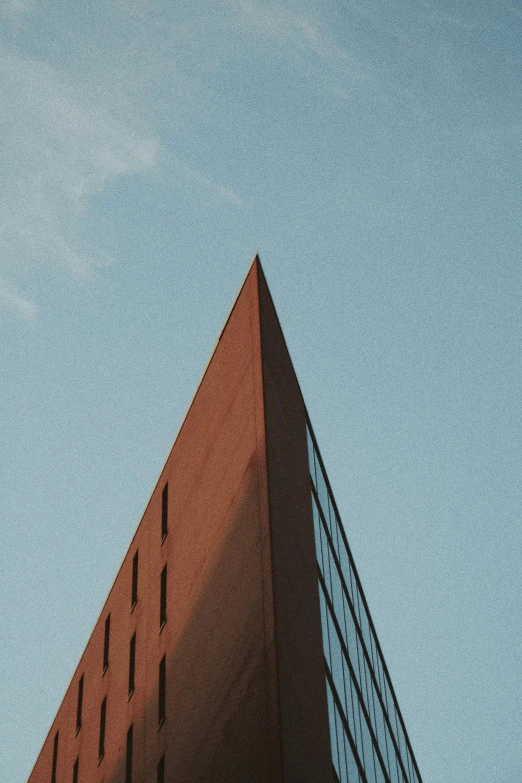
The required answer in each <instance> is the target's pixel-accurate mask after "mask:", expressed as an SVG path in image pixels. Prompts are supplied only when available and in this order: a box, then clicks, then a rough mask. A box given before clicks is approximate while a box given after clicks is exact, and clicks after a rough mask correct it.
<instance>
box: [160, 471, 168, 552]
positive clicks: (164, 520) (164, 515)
mask: <svg viewBox="0 0 522 783" xmlns="http://www.w3.org/2000/svg"><path fill="white" fill-rule="evenodd" d="M168 532H169V484H168V482H167V483H166V484H165V486H164V487H163V492H162V493H161V543H163V542H164V541H165V538H166V537H167V533H168Z"/></svg>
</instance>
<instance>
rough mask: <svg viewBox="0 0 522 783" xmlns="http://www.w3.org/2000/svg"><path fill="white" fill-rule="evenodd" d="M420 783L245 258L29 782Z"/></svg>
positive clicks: (285, 363)
mask: <svg viewBox="0 0 522 783" xmlns="http://www.w3.org/2000/svg"><path fill="white" fill-rule="evenodd" d="M69 781H71V783H87V782H88V783H131V782H132V783H150V782H151V781H152V782H154V781H156V782H157V783H165V782H166V781H168V783H283V782H284V783H324V782H326V781H328V782H329V783H355V782H357V783H420V782H421V777H420V774H419V771H418V768H417V764H416V762H415V758H414V755H413V751H412V749H411V746H410V742H409V739H408V735H407V732H406V728H405V726H404V722H403V720H402V716H401V713H400V710H399V707H398V704H397V700H396V698H395V694H394V690H393V686H392V684H391V681H390V678H389V674H388V670H387V668H386V664H385V662H384V659H383V657H382V653H381V648H380V646H379V642H378V639H377V636H376V634H375V629H374V626H373V623H372V620H371V617H370V613H369V611H368V607H367V604H366V600H365V597H364V593H363V590H362V587H361V584H360V581H359V577H358V575H357V570H356V568H355V565H354V562H353V558H352V556H351V553H350V549H349V546H348V542H347V540H346V535H345V533H344V529H343V526H342V524H341V521H340V517H339V512H338V509H337V506H336V504H335V500H334V497H333V494H332V491H331V487H330V484H329V482H328V478H327V476H326V472H325V469H324V465H323V462H322V459H321V455H320V453H319V449H318V446H317V442H316V440H315V437H314V434H313V430H312V426H311V424H310V421H309V418H308V416H307V412H306V408H305V404H304V401H303V397H302V395H301V391H300V389H299V384H298V382H297V378H296V375H295V372H294V369H293V367H292V363H291V360H290V357H289V354H288V350H287V348H286V344H285V341H284V337H283V334H282V331H281V327H280V325H279V321H278V319H277V315H276V312H275V309H274V306H273V303H272V300H271V297H270V293H269V291H268V288H267V285H266V281H265V278H264V275H263V272H262V269H261V266H260V263H259V260H258V259H257V258H256V259H254V262H253V264H252V267H251V268H250V271H249V273H248V275H247V277H246V280H245V282H244V284H243V286H242V288H241V291H240V293H239V295H238V297H237V299H236V302H235V304H234V306H233V309H232V311H231V313H230V316H229V317H228V320H227V322H226V324H225V326H224V328H223V331H222V333H221V335H220V338H219V341H218V343H217V345H216V348H215V350H214V352H213V354H212V357H211V360H210V362H209V364H208V366H207V369H206V371H205V374H204V376H203V379H202V381H201V383H200V385H199V388H198V390H197V393H196V395H195V397H194V399H193V401H192V404H191V406H190V408H189V411H188V413H187V415H186V417H185V420H184V422H183V424H182V426H181V429H180V432H179V434H178V436H177V438H176V441H175V443H174V446H173V448H172V450H171V452H170V455H169V457H168V459H167V462H166V464H165V466H164V468H163V470H162V471H161V474H160V477H159V480H158V483H157V485H156V487H155V489H154V491H153V493H152V496H151V498H150V501H149V503H148V506H147V508H146V510H145V513H144V515H143V518H142V520H141V522H140V524H139V526H138V529H137V530H136V533H135V535H134V538H133V540H132V542H131V545H130V547H129V550H128V552H127V554H126V556H125V558H124V560H123V563H122V565H121V568H120V570H119V573H118V575H117V577H116V581H115V582H114V585H113V587H112V589H111V591H110V593H109V596H108V598H107V600H106V602H105V605H104V607H103V609H102V612H101V615H100V617H99V619H98V622H97V623H96V626H95V628H94V631H93V633H92V636H91V638H90V639H89V642H88V644H87V647H86V649H85V652H84V653H83V655H82V657H81V660H80V662H79V664H78V668H77V669H76V672H75V674H74V676H73V678H72V681H71V683H70V685H69V688H68V690H67V692H66V694H65V697H64V700H63V702H62V704H61V706H60V708H59V710H58V713H57V715H56V718H55V720H54V722H53V724H52V726H51V729H50V731H49V734H48V736H47V739H46V741H45V743H44V745H43V748H42V750H41V753H40V755H39V757H38V759H37V761H36V764H35V767H34V769H33V771H32V774H31V776H30V778H29V783H69Z"/></svg>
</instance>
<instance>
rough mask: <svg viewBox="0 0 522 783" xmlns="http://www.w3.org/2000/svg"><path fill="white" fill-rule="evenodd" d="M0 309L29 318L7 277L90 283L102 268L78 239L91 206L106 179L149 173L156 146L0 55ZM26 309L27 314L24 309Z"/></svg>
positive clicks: (35, 66) (30, 65) (43, 72)
mask: <svg viewBox="0 0 522 783" xmlns="http://www.w3.org/2000/svg"><path fill="white" fill-rule="evenodd" d="M0 103H1V105H2V111H3V116H4V118H6V119H5V120H4V122H3V127H2V136H1V138H0V145H1V146H2V147H3V150H2V155H1V159H2V163H1V164H0V177H1V179H2V192H1V196H0V269H1V271H2V274H3V277H4V278H5V280H4V285H3V289H2V296H1V297H0V302H2V303H3V304H4V306H5V305H6V303H7V304H10V306H11V308H12V307H13V306H14V305H15V303H18V310H19V311H20V312H23V313H24V314H34V312H33V311H31V308H30V307H29V306H28V305H27V302H28V301H29V300H26V299H24V297H22V296H21V295H20V294H19V293H17V289H16V287H15V286H14V284H11V285H10V286H9V285H8V284H7V282H5V281H7V280H8V279H9V277H10V276H12V275H10V272H11V271H12V269H13V267H16V266H17V265H20V264H23V265H24V266H27V265H38V266H42V265H52V266H54V267H56V266H61V267H62V268H64V269H66V270H67V271H68V272H69V273H70V274H72V275H74V276H76V277H88V276H89V275H90V274H92V271H93V269H94V268H95V267H96V266H99V265H100V264H103V263H106V262H107V261H108V258H107V257H106V255H105V253H104V251H103V249H102V248H97V247H94V246H92V245H91V244H90V243H88V242H87V241H86V240H85V239H83V238H82V234H83V233H84V223H85V219H86V216H87V214H88V209H89V203H90V199H91V198H92V197H93V196H94V194H96V193H97V192H99V191H101V190H102V189H103V188H104V187H105V186H106V185H107V183H109V182H111V181H113V180H114V179H116V178H118V177H122V176H126V175H131V174H135V173H137V172H142V171H149V170H151V169H152V168H153V167H154V166H155V165H156V164H157V162H158V159H159V143H158V141H157V139H156V138H155V136H154V135H153V134H150V133H149V134H147V133H144V132H140V131H138V130H136V129H135V128H133V126H132V123H131V122H128V121H127V122H125V121H122V120H121V119H120V118H118V117H117V116H114V114H113V113H112V111H111V108H110V106H107V105H104V104H103V102H102V101H101V100H100V99H99V98H97V97H96V96H93V95H92V94H91V93H90V92H89V91H88V90H87V89H85V88H82V87H80V86H77V85H74V84H73V83H71V82H70V81H68V80H67V79H66V78H65V77H64V76H63V75H62V74H59V73H58V72H56V71H55V70H53V69H52V68H50V67H48V66H47V65H45V64H43V63H40V62H36V61H32V60H28V59H24V58H22V57H19V56H17V55H13V54H12V53H10V52H9V51H7V50H6V49H0ZM24 302H25V303H26V304H24Z"/></svg>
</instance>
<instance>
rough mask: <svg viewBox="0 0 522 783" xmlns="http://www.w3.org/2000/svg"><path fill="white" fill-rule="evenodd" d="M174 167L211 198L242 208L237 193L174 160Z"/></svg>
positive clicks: (241, 202)
mask: <svg viewBox="0 0 522 783" xmlns="http://www.w3.org/2000/svg"><path fill="white" fill-rule="evenodd" d="M175 165H176V167H177V168H178V169H179V170H180V171H181V172H183V174H185V175H186V176H187V177H189V179H191V180H192V181H193V182H196V183H197V184H198V185H202V186H203V187H204V188H205V189H206V190H207V191H208V192H209V193H211V194H212V195H213V196H216V197H217V198H219V199H222V200H223V201H228V202H229V203H230V204H235V205H236V206H238V207H242V206H243V201H242V200H241V199H240V197H239V196H238V195H237V193H234V191H233V190H230V188H226V187H225V186H224V185H220V184H219V183H218V182H214V181H213V180H211V179H208V177H205V176H204V174H202V173H201V172H200V171H196V169H193V168H192V167H191V166H188V165H187V164H186V163H183V161H181V160H179V159H176V160H175Z"/></svg>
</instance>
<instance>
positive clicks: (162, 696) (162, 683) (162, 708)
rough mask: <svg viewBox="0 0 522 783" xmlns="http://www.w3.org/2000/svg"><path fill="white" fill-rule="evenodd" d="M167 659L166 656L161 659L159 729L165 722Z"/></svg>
mask: <svg viewBox="0 0 522 783" xmlns="http://www.w3.org/2000/svg"><path fill="white" fill-rule="evenodd" d="M166 668H167V666H166V659H165V656H163V658H162V659H161V661H160V665H159V682H158V729H159V728H160V727H161V726H162V725H163V723H164V722H165V689H166V685H167V672H166Z"/></svg>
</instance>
